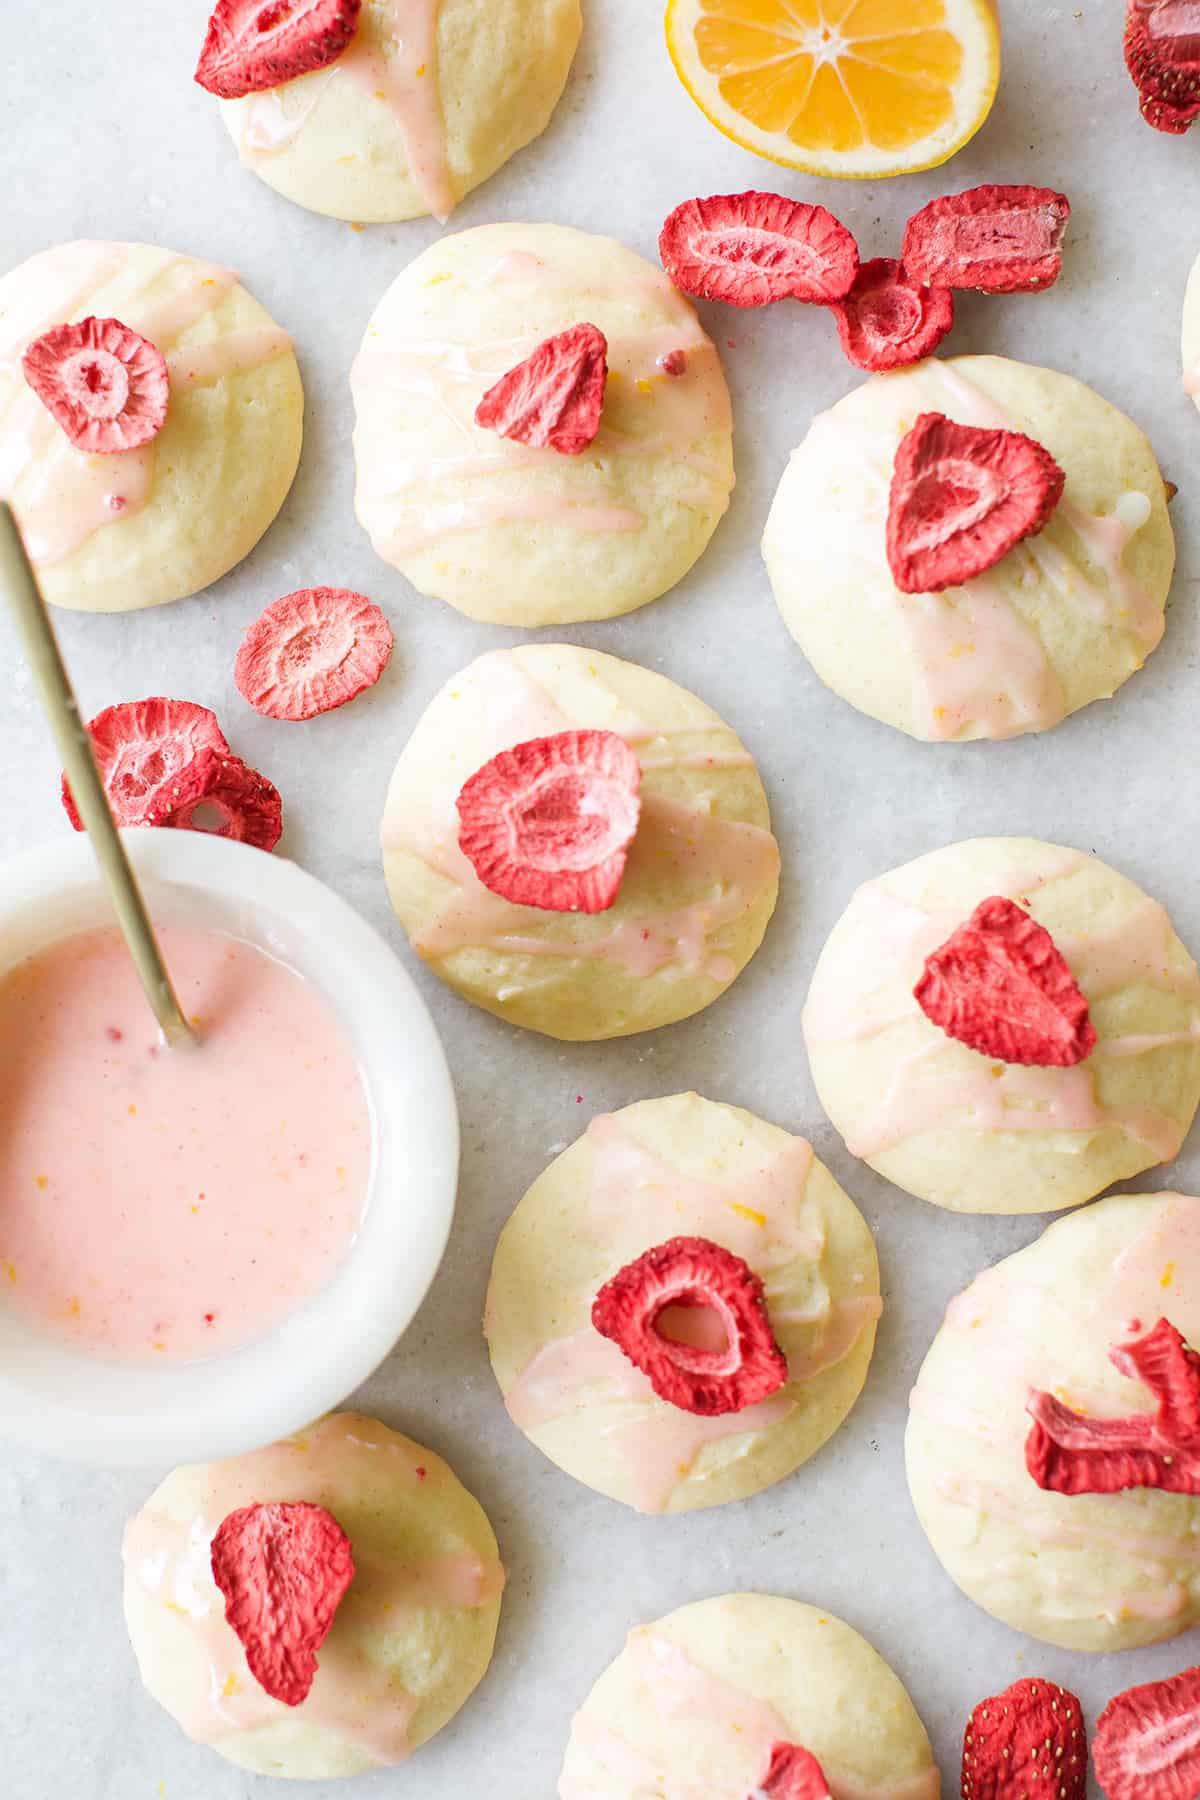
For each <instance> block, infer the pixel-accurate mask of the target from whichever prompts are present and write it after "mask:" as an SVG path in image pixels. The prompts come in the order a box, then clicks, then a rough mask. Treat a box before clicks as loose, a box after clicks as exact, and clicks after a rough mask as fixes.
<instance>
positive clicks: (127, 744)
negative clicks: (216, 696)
mask: <svg viewBox="0 0 1200 1800" xmlns="http://www.w3.org/2000/svg"><path fill="white" fill-rule="evenodd" d="M88 730H89V731H90V732H91V734H92V750H93V753H94V754H95V758H96V763H97V766H98V768H99V770H100V778H101V780H102V781H103V783H104V786H105V789H106V790H107V793H108V803H109V805H110V807H111V808H112V815H113V818H114V819H115V820H116V822H117V824H118V825H144V824H145V823H146V817H147V814H148V813H149V812H150V811H151V810H152V808H153V807H154V805H155V804H156V802H157V800H158V798H159V793H160V791H161V789H162V787H163V785H164V783H166V782H168V781H170V780H171V778H172V777H173V776H175V775H177V774H178V773H179V771H180V769H182V768H183V766H184V764H185V763H188V762H190V761H191V760H192V757H193V756H195V754H196V752H197V751H198V750H203V749H205V748H209V749H213V750H228V748H229V745H228V744H227V743H226V742H225V734H224V732H223V731H222V730H221V727H220V726H219V725H218V724H217V715H216V713H213V712H210V711H209V710H208V708H207V706H196V705H195V704H194V703H193V702H192V701H191V700H163V699H153V700H123V701H121V703H120V704H119V705H117V706H106V707H105V709H104V711H103V712H100V713H97V714H96V717H95V718H94V719H93V720H92V722H91V724H90V725H89V726H88ZM62 803H63V805H64V806H65V807H66V809H67V817H68V818H69V819H70V821H71V823H72V825H73V826H74V827H75V829H76V831H82V830H83V820H82V819H81V818H80V816H79V812H78V809H77V807H76V805H75V801H74V799H73V798H72V795H71V789H70V787H69V786H68V785H67V778H66V776H65V775H64V776H63V778H62Z"/></svg>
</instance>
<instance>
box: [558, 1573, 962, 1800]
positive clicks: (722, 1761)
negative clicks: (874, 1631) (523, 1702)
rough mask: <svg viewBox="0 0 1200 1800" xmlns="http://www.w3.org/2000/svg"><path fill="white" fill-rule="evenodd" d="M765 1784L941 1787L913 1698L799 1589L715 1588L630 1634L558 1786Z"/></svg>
mask: <svg viewBox="0 0 1200 1800" xmlns="http://www.w3.org/2000/svg"><path fill="white" fill-rule="evenodd" d="M814 1761H815V1763H816V1764H817V1765H818V1767H817V1768H816V1769H814V1768H813V1767H812V1764H813V1762H814ZM822 1776H823V1782H822V1780H821V1777H822ZM802 1777H806V1778H807V1779H804V1780H803V1781H802ZM789 1778H790V1779H789ZM793 1784H794V1786H793ZM764 1788H765V1789H766V1791H768V1792H771V1793H783V1794H787V1793H791V1792H793V1791H795V1792H797V1793H800V1792H802V1793H805V1794H808V1793H811V1794H814V1795H816V1794H819V1793H821V1792H823V1791H825V1790H827V1791H828V1792H829V1794H830V1795H831V1796H832V1800H938V1795H939V1793H940V1791H941V1790H940V1784H939V1779H938V1772H937V1769H936V1767H935V1766H934V1761H933V1752H932V1750H931V1749H930V1745H929V1738H928V1736H927V1735H926V1732H925V1727H924V1726H923V1725H922V1723H921V1721H920V1719H919V1718H918V1716H917V1712H916V1708H915V1707H914V1706H913V1703H912V1701H911V1700H910V1699H909V1697H908V1694H907V1693H906V1692H905V1689H904V1687H903V1685H902V1684H901V1682H900V1681H899V1679H898V1678H897V1676H896V1675H895V1674H894V1673H893V1671H892V1670H891V1669H890V1668H889V1667H888V1665H887V1664H886V1663H885V1662H884V1660H883V1658H882V1657H881V1656H880V1655H879V1654H878V1653H877V1652H876V1651H875V1650H873V1649H872V1648H871V1646H870V1644H868V1643H867V1642H866V1640H865V1638H861V1637H860V1636H859V1634H858V1633H857V1631H853V1630H852V1629H851V1628H850V1626H849V1625H846V1624H843V1622H842V1621H841V1620H840V1619H835V1618H834V1617H832V1615H831V1614H829V1613H824V1612H819V1611H818V1610H817V1608H816V1607H815V1606H805V1605H803V1604H801V1602H800V1601H798V1600H783V1599H778V1598H776V1597H775V1596H774V1595H770V1594H723V1595H721V1596H720V1597H719V1598H718V1599H712V1600H700V1601H697V1602H696V1603H695V1604H694V1605H691V1606H682V1607H680V1608H679V1610H678V1612H673V1613H668V1614H667V1616H666V1618H664V1619H658V1620H656V1621H655V1622H654V1623H653V1624H652V1625H639V1626H637V1627H636V1628H635V1629H634V1630H633V1631H631V1632H630V1634H629V1637H628V1638H627V1640H626V1643H625V1648H624V1649H623V1650H622V1651H621V1654H620V1655H619V1656H618V1657H617V1659H616V1661H615V1662H613V1663H611V1664H610V1665H609V1667H608V1668H607V1669H606V1670H605V1671H604V1673H603V1675H601V1677H600V1679H599V1681H597V1683H596V1685H595V1687H593V1689H592V1691H591V1693H590V1694H589V1695H588V1697H587V1699H586V1700H585V1701H584V1703H583V1705H582V1706H581V1707H580V1709H579V1711H578V1712H577V1713H576V1715H575V1718H574V1719H573V1721H572V1723H571V1735H570V1739H569V1741H568V1744H567V1753H566V1759H565V1761H564V1763H563V1769H562V1774H561V1776H560V1777H559V1784H558V1793H559V1800H601V1796H603V1800H642V1796H643V1795H646V1794H654V1795H656V1796H661V1797H662V1800H695V1797H697V1796H699V1795H701V1794H704V1795H709V1794H712V1795H716V1794H721V1795H725V1794H728V1795H731V1796H732V1795H737V1796H738V1800H741V1796H743V1795H745V1796H747V1797H749V1796H751V1795H754V1794H757V1793H761V1792H763V1791H764Z"/></svg>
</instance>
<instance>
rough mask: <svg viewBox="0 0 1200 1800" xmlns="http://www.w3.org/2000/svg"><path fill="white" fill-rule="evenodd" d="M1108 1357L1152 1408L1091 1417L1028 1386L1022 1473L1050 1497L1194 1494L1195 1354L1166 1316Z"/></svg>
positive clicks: (1199, 1363)
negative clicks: (1150, 1399)
mask: <svg viewBox="0 0 1200 1800" xmlns="http://www.w3.org/2000/svg"><path fill="white" fill-rule="evenodd" d="M1108 1355H1109V1361H1110V1362H1112V1363H1114V1364H1115V1365H1116V1367H1117V1368H1118V1369H1119V1370H1120V1371H1121V1373H1122V1375H1125V1376H1127V1377H1128V1379H1129V1380H1130V1381H1140V1382H1141V1383H1142V1384H1143V1386H1145V1387H1148V1388H1149V1389H1150V1391H1151V1393H1152V1394H1153V1395H1154V1397H1155V1399H1156V1400H1157V1401H1158V1408H1157V1410H1156V1411H1155V1412H1152V1413H1134V1414H1132V1415H1131V1416H1130V1417H1129V1418H1125V1419H1095V1418H1090V1417H1086V1416H1085V1415H1084V1414H1082V1413H1077V1412H1074V1411H1072V1409H1071V1408H1070V1407H1069V1406H1065V1405H1064V1404H1063V1402H1062V1401H1061V1400H1058V1399H1056V1398H1055V1396H1054V1395H1053V1394H1047V1393H1045V1392H1043V1391H1040V1390H1035V1391H1034V1392H1033V1393H1031V1394H1030V1396H1029V1400H1028V1402H1027V1405H1026V1411H1027V1412H1028V1413H1029V1414H1030V1416H1031V1417H1032V1419H1033V1421H1034V1423H1033V1426H1032V1427H1031V1429H1030V1432H1029V1435H1028V1437H1027V1438H1026V1439H1025V1467H1026V1468H1027V1469H1028V1470H1029V1473H1030V1475H1031V1476H1032V1477H1033V1479H1034V1481H1036V1482H1037V1484H1038V1486H1039V1487H1040V1488H1047V1489H1049V1490H1050V1491H1051V1492H1053V1493H1056V1494H1119V1493H1123V1492H1124V1491H1125V1489H1127V1488H1159V1489H1161V1490H1162V1491H1163V1492H1164V1493H1168V1494H1200V1355H1198V1354H1197V1353H1196V1351H1195V1350H1189V1349H1188V1347H1187V1345H1186V1344H1185V1342H1184V1340H1183V1338H1182V1337H1181V1336H1180V1334H1179V1332H1178V1331H1176V1329H1175V1327H1174V1326H1173V1325H1172V1324H1171V1323H1170V1321H1169V1320H1167V1319H1160V1320H1159V1321H1158V1324H1157V1325H1156V1326H1155V1327H1154V1330H1153V1331H1151V1332H1148V1333H1147V1334H1146V1336H1145V1337H1143V1338H1138V1339H1136V1340H1135V1341H1134V1342H1133V1343H1131V1344H1118V1345H1116V1346H1115V1347H1114V1348H1113V1349H1112V1350H1110V1351H1109V1353H1108Z"/></svg>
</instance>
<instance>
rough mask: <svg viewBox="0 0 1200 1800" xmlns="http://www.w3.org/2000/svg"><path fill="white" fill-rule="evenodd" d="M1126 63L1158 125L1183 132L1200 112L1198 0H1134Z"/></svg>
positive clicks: (1127, 26)
mask: <svg viewBox="0 0 1200 1800" xmlns="http://www.w3.org/2000/svg"><path fill="white" fill-rule="evenodd" d="M1125 66H1126V68H1127V69H1128V70H1129V73H1130V75H1132V77H1133V80H1134V84H1135V86H1136V87H1137V90H1138V95H1139V98H1140V100H1141V104H1142V116H1143V118H1144V119H1145V120H1146V122H1147V124H1149V125H1153V127H1154V129H1155V130H1156V131H1168V132H1173V133H1174V134H1176V135H1178V134H1179V133H1181V132H1184V131H1186V130H1187V129H1188V127H1189V126H1190V125H1191V124H1192V123H1193V121H1194V120H1195V119H1196V118H1197V116H1200V14H1198V13H1197V11H1196V6H1195V0H1129V4H1128V6H1127V8H1126V14H1125Z"/></svg>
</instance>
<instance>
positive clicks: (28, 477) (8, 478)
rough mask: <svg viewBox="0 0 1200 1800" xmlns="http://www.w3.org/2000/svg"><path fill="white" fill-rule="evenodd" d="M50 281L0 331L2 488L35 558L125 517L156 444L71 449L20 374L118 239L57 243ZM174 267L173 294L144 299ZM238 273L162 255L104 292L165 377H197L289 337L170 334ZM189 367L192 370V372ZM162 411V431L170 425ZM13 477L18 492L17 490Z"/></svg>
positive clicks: (45, 260) (80, 310) (232, 368)
mask: <svg viewBox="0 0 1200 1800" xmlns="http://www.w3.org/2000/svg"><path fill="white" fill-rule="evenodd" d="M38 260H39V264H40V267H41V270H42V271H43V272H48V273H49V275H50V280H51V288H52V296H53V297H52V298H50V299H49V300H48V301H47V303H46V305H45V306H44V308H43V309H42V312H41V315H40V316H39V317H38V318H36V319H33V318H30V317H23V318H21V319H20V320H19V321H18V322H17V329H16V330H15V331H13V330H12V322H11V321H10V323H9V326H8V328H7V331H6V335H5V336H4V337H3V338H2V339H0V493H4V494H8V495H10V496H11V497H12V500H13V505H14V508H15V510H16V512H17V515H18V518H19V521H20V524H21V529H22V532H23V534H24V536H25V541H26V545H27V547H28V549H29V553H30V556H31V557H32V559H33V561H34V562H35V563H39V564H41V565H43V566H46V565H50V564H52V563H56V562H60V561H62V560H63V559H64V558H65V557H68V556H70V555H72V554H73V552H74V551H76V550H78V549H79V548H80V546H81V545H82V544H84V543H86V541H87V540H88V538H90V537H91V536H92V534H93V533H94V532H96V531H98V530H99V529H100V528H101V527H102V526H106V525H112V524H115V523H116V522H117V521H118V520H125V519H129V518H131V517H133V516H134V514H136V513H138V512H140V511H141V509H142V508H143V507H144V506H145V505H146V504H147V502H148V500H149V499H150V495H151V491H152V488H153V483H154V469H155V459H156V450H157V445H156V444H154V443H151V444H147V445H145V446H143V447H142V448H141V449H137V450H124V451H121V452H119V453H117V454H115V455H107V456H88V455H85V454H84V453H83V452H82V451H79V450H76V449H75V448H74V446H73V445H72V444H71V442H70V441H69V439H68V438H67V437H66V435H65V433H64V432H62V431H61V430H60V429H59V427H58V425H56V423H55V421H54V419H53V418H52V416H51V415H50V413H49V412H48V411H47V410H46V408H45V407H44V406H43V405H42V404H41V402H40V401H39V400H38V398H37V396H36V395H35V394H34V393H33V391H32V389H30V388H29V387H28V385H27V384H26V382H25V379H24V376H23V373H22V370H21V355H22V353H23V351H24V350H25V349H26V347H27V346H28V344H29V343H30V342H31V341H32V340H33V339H34V338H36V337H40V336H41V334H42V333H43V332H45V331H48V330H49V329H50V328H51V326H53V325H57V324H62V323H64V322H66V321H67V320H69V319H71V318H74V317H76V316H78V315H80V314H83V315H84V316H86V314H87V311H88V308H89V304H90V303H92V302H93V300H94V296H95V295H96V294H97V293H98V292H99V291H100V290H101V289H102V288H103V287H104V286H105V285H106V284H107V283H108V282H109V281H111V280H113V279H114V278H115V277H116V276H118V275H119V274H120V273H121V271H122V270H123V269H124V268H125V267H126V265H127V263H128V260H129V259H128V252H127V249H126V246H125V245H123V244H105V243H91V242H83V243H76V244H65V245H62V246H60V247H59V248H58V249H57V250H55V251H51V252H49V253H48V255H46V256H44V257H42V258H39V259H38ZM173 270H180V271H183V272H184V273H183V275H182V277H181V278H180V279H179V280H178V281H177V283H176V286H175V290H174V292H173V293H170V294H167V295H165V296H162V297H159V298H157V299H154V300H150V299H147V298H145V297H144V295H145V292H146V289H147V288H148V287H149V286H150V285H152V284H153V285H158V284H159V283H160V282H161V281H162V279H163V278H164V277H165V276H169V274H170V272H171V271H173ZM236 281H237V276H236V275H235V274H234V272H233V270H232V269H225V268H221V267H219V266H218V265H216V264H213V263H196V262H193V261H192V260H191V259H190V258H188V257H176V258H174V259H170V258H167V259H165V260H164V261H163V262H162V263H161V264H159V265H158V266H157V267H156V268H155V269H154V271H153V272H152V274H151V275H150V276H149V277H147V279H146V281H145V283H144V285H143V286H142V287H140V288H137V289H135V290H134V291H133V292H132V293H130V294H128V295H121V296H119V297H117V296H110V298H109V299H108V300H107V301H106V302H105V304H106V305H107V306H109V307H111V308H114V309H119V311H118V316H119V317H120V318H121V320H122V321H123V323H124V324H126V325H128V326H130V327H131V328H132V329H133V330H134V331H137V332H140V333H141V335H142V336H143V337H146V338H149V339H150V341H151V342H152V343H154V344H156V345H157V346H158V348H159V349H160V350H162V351H163V353H164V354H165V355H167V356H168V364H169V367H170V370H171V374H172V379H173V384H174V386H175V388H176V390H177V389H178V386H179V385H180V382H181V381H182V382H183V383H184V384H186V385H189V386H191V385H203V384H205V383H208V382H211V381H215V380H217V379H218V378H219V377H221V376H223V375H227V374H233V373H235V372H237V371H239V370H245V369H250V368H255V367H257V366H258V365H259V364H260V363H262V362H268V361H271V360H273V359H274V358H275V357H277V356H280V355H283V354H284V353H285V351H286V350H288V349H289V348H290V339H288V338H287V336H286V334H285V333H283V332H280V331H278V330H277V329H275V328H273V327H272V328H264V329H263V330H262V331H261V332H253V331H243V332H231V333H229V334H228V335H227V336H226V337H224V338H217V339H216V340H214V341H213V342H211V343H207V344H203V345H198V346H196V347H195V348H194V349H193V348H189V349H188V350H186V351H179V350H176V349H174V346H175V344H176V340H177V339H178V338H180V337H182V336H183V334H184V333H185V332H186V331H187V330H188V329H189V328H190V327H191V326H193V325H195V324H196V323H197V322H198V321H199V320H200V319H202V318H203V317H204V316H205V315H206V314H207V313H209V312H211V311H212V310H213V308H214V307H217V306H219V305H220V304H221V302H222V301H223V300H224V299H225V297H226V296H227V295H228V294H229V292H230V291H231V289H232V288H233V287H234V285H235V284H236ZM193 369H194V370H195V371H196V372H195V373H194V374H193V373H192V372H191V371H192V370H193ZM169 424H170V421H169V416H168V429H169ZM18 484H20V486H21V489H22V491H21V492H20V493H19V494H18V493H17V492H16V489H17V486H18Z"/></svg>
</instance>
